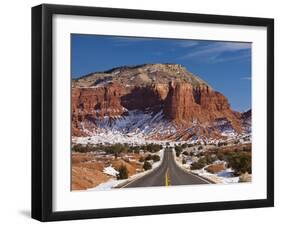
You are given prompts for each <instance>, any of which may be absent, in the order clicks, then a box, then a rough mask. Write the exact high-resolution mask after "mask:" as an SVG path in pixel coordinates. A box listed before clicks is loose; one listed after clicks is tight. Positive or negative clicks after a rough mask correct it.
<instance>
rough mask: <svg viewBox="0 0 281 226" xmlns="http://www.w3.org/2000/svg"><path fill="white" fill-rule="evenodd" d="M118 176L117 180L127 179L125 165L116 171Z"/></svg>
mask: <svg viewBox="0 0 281 226" xmlns="http://www.w3.org/2000/svg"><path fill="white" fill-rule="evenodd" d="M118 172H119V174H118V175H117V180H122V179H127V178H128V169H127V167H126V166H125V165H121V166H120V168H119V169H118Z"/></svg>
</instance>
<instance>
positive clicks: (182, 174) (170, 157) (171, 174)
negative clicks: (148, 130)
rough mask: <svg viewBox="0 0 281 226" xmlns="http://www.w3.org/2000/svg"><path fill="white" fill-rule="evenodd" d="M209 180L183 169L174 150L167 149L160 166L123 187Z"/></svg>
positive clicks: (185, 183)
mask: <svg viewBox="0 0 281 226" xmlns="http://www.w3.org/2000/svg"><path fill="white" fill-rule="evenodd" d="M207 183H208V182H207V181H206V180H204V179H201V178H200V177H197V176H195V175H193V174H191V173H188V172H186V171H184V170H183V169H181V168H180V167H179V166H178V165H177V163H176V162H175V158H174V154H173V151H172V150H165V151H164V156H163V160H162V163H161V165H160V166H158V167H157V168H156V169H154V170H152V171H151V172H149V173H147V174H146V175H144V176H143V177H140V178H138V179H136V180H134V181H132V182H129V183H127V184H126V185H124V186H123V188H133V187H152V186H170V185H190V184H207Z"/></svg>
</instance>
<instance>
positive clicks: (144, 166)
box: [143, 161, 152, 170]
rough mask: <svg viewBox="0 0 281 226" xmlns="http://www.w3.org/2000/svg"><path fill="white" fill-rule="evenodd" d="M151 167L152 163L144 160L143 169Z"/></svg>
mask: <svg viewBox="0 0 281 226" xmlns="http://www.w3.org/2000/svg"><path fill="white" fill-rule="evenodd" d="M151 168H152V165H151V164H150V163H149V162H147V161H145V162H144V164H143V169H144V170H150V169H151Z"/></svg>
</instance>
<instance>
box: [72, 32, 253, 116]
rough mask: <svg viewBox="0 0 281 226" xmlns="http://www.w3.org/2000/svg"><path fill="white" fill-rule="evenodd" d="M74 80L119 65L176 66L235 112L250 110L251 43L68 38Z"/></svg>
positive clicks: (126, 38) (74, 36) (73, 36)
mask: <svg viewBox="0 0 281 226" xmlns="http://www.w3.org/2000/svg"><path fill="white" fill-rule="evenodd" d="M71 48H72V49H71V51H72V54H71V60H72V64H71V67H72V68H71V73H72V78H77V77H80V76H83V75H86V74H89V73H91V72H97V71H104V70H108V69H111V68H113V67H118V66H123V65H138V64H144V63H177V64H181V65H183V66H185V67H186V68H187V70H188V71H190V72H192V73H193V74H196V75H198V76H199V77H201V78H202V79H203V80H205V81H206V82H207V83H208V84H210V85H211V86H212V87H213V88H214V89H215V90H217V91H219V92H221V93H223V94H224V95H225V96H226V97H227V98H228V100H229V102H230V104H231V107H232V108H233V109H234V110H237V111H245V110H248V109H250V108H251V77H252V76H251V74H252V72H251V43H242V42H222V41H206V40H182V39H159V38H134V37H120V36H103V35H80V34H72V35H71Z"/></svg>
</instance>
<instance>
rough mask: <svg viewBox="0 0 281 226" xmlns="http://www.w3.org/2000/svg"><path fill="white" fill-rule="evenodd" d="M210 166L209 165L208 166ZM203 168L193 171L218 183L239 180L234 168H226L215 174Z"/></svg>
mask: <svg viewBox="0 0 281 226" xmlns="http://www.w3.org/2000/svg"><path fill="white" fill-rule="evenodd" d="M206 167H208V166H206ZM206 167H204V168H203V169H200V170H191V172H192V173H195V174H197V175H198V176H201V177H203V178H206V179H209V180H211V181H213V182H215V183H216V184H229V183H237V182H239V177H234V176H233V170H232V169H225V170H224V171H221V172H219V173H217V174H213V173H210V172H208V171H207V170H205V168H206Z"/></svg>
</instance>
